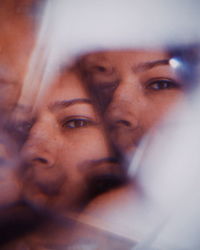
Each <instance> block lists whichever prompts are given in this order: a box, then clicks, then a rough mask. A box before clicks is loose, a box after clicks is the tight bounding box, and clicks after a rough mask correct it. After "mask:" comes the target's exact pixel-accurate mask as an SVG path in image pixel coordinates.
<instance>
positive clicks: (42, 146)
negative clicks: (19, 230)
mask: <svg viewBox="0 0 200 250" xmlns="http://www.w3.org/2000/svg"><path fill="white" fill-rule="evenodd" d="M24 111H25V110H24ZM29 114H30V112H29ZM25 117H26V123H27V124H28V123H29V124H30V131H29V136H28V139H27V141H26V143H25V145H24V147H23V149H22V153H23V156H24V158H25V160H26V166H25V173H26V174H25V175H26V176H25V180H26V184H25V192H26V195H27V197H28V199H29V200H31V201H32V202H35V203H37V204H39V205H41V204H42V205H44V204H49V206H50V208H51V207H56V206H63V207H69V206H76V205H77V204H80V200H82V199H83V200H84V199H85V197H86V194H87V191H88V188H89V187H88V185H89V180H90V179H91V178H92V177H94V176H101V175H110V174H113V173H116V171H117V168H116V164H115V163H113V160H112V159H111V157H112V154H111V151H110V149H109V146H108V144H107V142H106V139H105V135H104V131H103V127H102V124H101V120H100V117H99V116H98V114H97V113H96V111H95V109H94V106H93V104H92V101H91V99H90V98H89V96H88V94H87V92H86V91H85V89H84V88H83V86H82V83H81V82H80V81H79V79H78V78H77V77H76V75H75V74H74V73H67V74H65V75H64V76H62V77H61V79H60V81H59V83H56V85H54V86H52V87H51V89H50V91H49V92H48V93H47V95H46V96H44V98H43V99H42V102H41V103H40V105H38V106H37V107H36V109H35V111H34V112H33V114H32V115H31V116H30V117H29V119H28V118H27V113H26V112H25ZM21 119H22V117H21Z"/></svg>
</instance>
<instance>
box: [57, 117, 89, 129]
mask: <svg viewBox="0 0 200 250" xmlns="http://www.w3.org/2000/svg"><path fill="white" fill-rule="evenodd" d="M91 124H92V121H90V120H88V119H85V118H84V119H83V118H81V119H80V118H75V119H70V120H67V121H64V123H63V125H62V126H63V127H64V128H82V127H88V126H89V125H91Z"/></svg>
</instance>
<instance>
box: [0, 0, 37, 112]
mask: <svg viewBox="0 0 200 250" xmlns="http://www.w3.org/2000/svg"><path fill="white" fill-rule="evenodd" d="M31 11H32V9H31V1H29V3H26V5H25V4H23V1H22V0H20V1H18V2H17V3H16V1H14V0H13V1H4V2H3V1H2V3H0V22H1V30H0V113H2V112H3V113H6V114H7V113H8V112H10V110H12V108H13V107H14V106H15V104H16V102H17V100H18V98H19V96H20V91H21V87H22V84H23V81H24V78H25V75H26V72H27V71H28V63H29V57H30V55H31V51H32V47H33V43H34V30H33V29H34V23H33V17H32V13H31Z"/></svg>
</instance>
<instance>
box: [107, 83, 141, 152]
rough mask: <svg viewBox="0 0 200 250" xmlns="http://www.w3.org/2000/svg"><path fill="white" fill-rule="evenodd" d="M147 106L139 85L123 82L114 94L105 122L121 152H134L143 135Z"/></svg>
mask: <svg viewBox="0 0 200 250" xmlns="http://www.w3.org/2000/svg"><path fill="white" fill-rule="evenodd" d="M143 106H145V103H144V100H143V96H142V94H141V90H140V89H139V88H138V86H137V83H134V81H130V80H123V81H121V82H120V83H119V86H118V87H117V89H116V90H115V92H114V94H113V98H112V101H111V103H110V105H109V107H108V109H107V111H106V113H105V120H106V123H107V125H108V129H109V131H110V135H111V140H112V142H113V144H114V145H115V146H116V147H117V148H118V149H119V150H120V151H126V152H128V151H129V150H133V149H134V148H136V147H137V146H138V143H139V141H140V139H141V137H142V135H143V126H142V119H141V114H142V109H143Z"/></svg>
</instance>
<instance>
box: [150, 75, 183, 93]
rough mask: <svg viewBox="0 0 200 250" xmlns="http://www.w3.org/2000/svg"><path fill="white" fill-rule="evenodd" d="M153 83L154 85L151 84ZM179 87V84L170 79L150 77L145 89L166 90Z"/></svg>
mask: <svg viewBox="0 0 200 250" xmlns="http://www.w3.org/2000/svg"><path fill="white" fill-rule="evenodd" d="M153 85H154V86H153ZM179 88H181V85H180V84H179V83H178V82H176V81H174V80H171V79H160V78H158V79H151V80H150V81H148V82H147V84H146V89H150V90H153V91H161V90H167V89H179Z"/></svg>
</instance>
